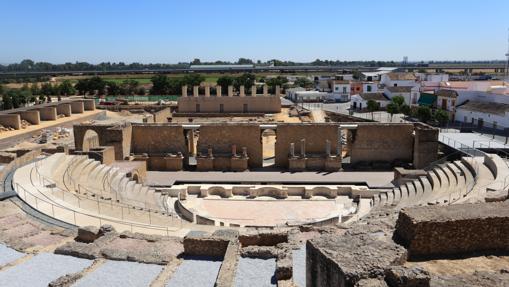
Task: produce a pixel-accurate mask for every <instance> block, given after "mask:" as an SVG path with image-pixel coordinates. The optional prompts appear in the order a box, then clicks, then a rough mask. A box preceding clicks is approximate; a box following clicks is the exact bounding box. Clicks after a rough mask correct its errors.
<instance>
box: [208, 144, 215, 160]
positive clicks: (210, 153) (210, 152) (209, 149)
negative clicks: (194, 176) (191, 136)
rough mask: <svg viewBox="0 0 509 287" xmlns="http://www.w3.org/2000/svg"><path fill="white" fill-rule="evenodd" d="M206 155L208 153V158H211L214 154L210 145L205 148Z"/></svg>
mask: <svg viewBox="0 0 509 287" xmlns="http://www.w3.org/2000/svg"><path fill="white" fill-rule="evenodd" d="M207 155H208V157H209V158H213V157H214V155H213V154H212V147H211V146H209V147H208V148H207Z"/></svg>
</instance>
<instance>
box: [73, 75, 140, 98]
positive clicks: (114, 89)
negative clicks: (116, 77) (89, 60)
mask: <svg viewBox="0 0 509 287" xmlns="http://www.w3.org/2000/svg"><path fill="white" fill-rule="evenodd" d="M74 88H75V89H76V90H77V91H78V93H79V94H81V95H85V94H89V95H96V94H97V95H104V94H107V95H115V96H118V95H134V94H137V95H145V93H146V91H145V88H144V87H140V86H139V83H138V81H136V80H133V79H126V80H124V81H122V82H121V83H119V84H117V82H115V81H107V80H104V79H103V78H101V77H97V76H96V77H91V78H86V79H80V80H78V82H77V83H76V85H75V86H74Z"/></svg>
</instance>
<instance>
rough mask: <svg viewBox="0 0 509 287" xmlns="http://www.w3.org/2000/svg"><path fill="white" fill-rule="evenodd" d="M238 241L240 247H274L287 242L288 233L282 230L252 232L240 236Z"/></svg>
mask: <svg viewBox="0 0 509 287" xmlns="http://www.w3.org/2000/svg"><path fill="white" fill-rule="evenodd" d="M239 241H240V243H241V244H242V246H243V247H244V246H250V245H258V246H275V245H277V244H279V243H284V242H288V231H287V230H283V231H279V230H253V231H248V232H245V233H242V234H240V236H239Z"/></svg>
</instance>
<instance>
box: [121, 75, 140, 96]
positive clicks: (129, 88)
mask: <svg viewBox="0 0 509 287" xmlns="http://www.w3.org/2000/svg"><path fill="white" fill-rule="evenodd" d="M138 85H139V83H138V81H136V80H133V79H127V80H124V81H123V82H122V84H120V88H121V90H122V93H123V94H125V95H132V94H134V93H135V92H136V89H137V88H138Z"/></svg>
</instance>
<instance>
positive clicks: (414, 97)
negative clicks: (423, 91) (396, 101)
mask: <svg viewBox="0 0 509 287" xmlns="http://www.w3.org/2000/svg"><path fill="white" fill-rule="evenodd" d="M384 94H385V95H386V96H387V97H388V98H389V99H392V98H393V97H395V96H402V97H403V98H404V99H405V104H407V105H408V106H411V105H417V101H419V97H420V92H419V87H418V86H414V87H413V88H412V90H411V92H410V93H392V92H391V91H389V89H387V87H386V88H385V89H384Z"/></svg>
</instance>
